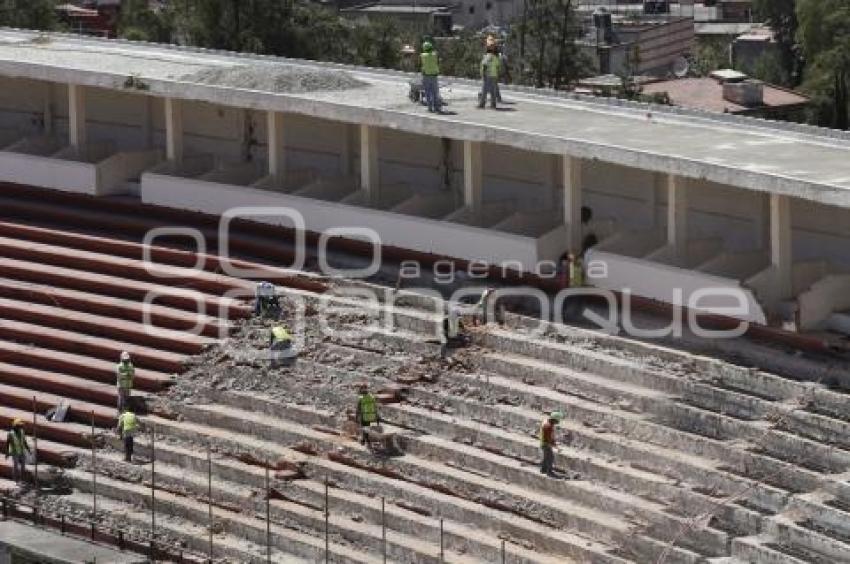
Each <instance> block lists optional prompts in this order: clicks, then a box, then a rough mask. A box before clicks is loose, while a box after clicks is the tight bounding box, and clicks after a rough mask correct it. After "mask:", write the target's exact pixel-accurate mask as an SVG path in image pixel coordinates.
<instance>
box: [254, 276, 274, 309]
mask: <svg viewBox="0 0 850 564" xmlns="http://www.w3.org/2000/svg"><path fill="white" fill-rule="evenodd" d="M255 294H256V302H255V304H254V315H261V316H269V317H274V318H277V316H278V315H280V298H278V296H277V288H275V285H274V284H272V283H271V282H260V283H259V284H257V288H256V290H255Z"/></svg>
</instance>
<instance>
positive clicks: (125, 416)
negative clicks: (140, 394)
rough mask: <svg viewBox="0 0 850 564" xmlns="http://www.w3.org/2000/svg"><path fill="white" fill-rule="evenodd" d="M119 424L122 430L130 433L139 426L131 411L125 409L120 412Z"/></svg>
mask: <svg viewBox="0 0 850 564" xmlns="http://www.w3.org/2000/svg"><path fill="white" fill-rule="evenodd" d="M120 424H121V425H120V428H121V431H122V432H124V433H131V432H133V431H135V430H136V428H137V427H138V426H139V420H138V419H137V418H136V414H135V413H133V412H132V411H125V412H124V413H122V414H121V419H120Z"/></svg>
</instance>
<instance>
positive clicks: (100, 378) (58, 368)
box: [0, 340, 174, 392]
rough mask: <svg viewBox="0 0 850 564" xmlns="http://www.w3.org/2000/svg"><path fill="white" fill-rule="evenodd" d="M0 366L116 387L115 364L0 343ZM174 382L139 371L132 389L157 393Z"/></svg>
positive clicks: (165, 375) (167, 378)
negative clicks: (73, 377) (13, 365)
mask: <svg viewBox="0 0 850 564" xmlns="http://www.w3.org/2000/svg"><path fill="white" fill-rule="evenodd" d="M0 362H5V363H9V364H17V365H22V366H28V367H31V368H34V369H38V370H47V371H53V372H60V373H64V374H68V375H71V376H76V377H79V378H84V379H90V380H94V381H96V382H101V383H103V384H115V365H116V362H115V361H113V362H110V361H107V360H101V359H97V358H91V357H88V356H82V355H77V354H71V353H66V352H61V351H57V350H53V349H47V348H43V347H35V346H30V345H24V344H20V343H14V342H10V341H5V340H0ZM173 378H174V376H173V375H171V374H165V373H162V372H158V371H154V370H148V369H138V370H136V376H135V378H134V381H133V385H134V387H135V388H137V389H140V390H143V391H148V392H156V391H159V390H162V389H164V388H166V387H167V386H168V385H170V384H171V383H172V381H173Z"/></svg>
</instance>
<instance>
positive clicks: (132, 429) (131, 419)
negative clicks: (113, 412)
mask: <svg viewBox="0 0 850 564" xmlns="http://www.w3.org/2000/svg"><path fill="white" fill-rule="evenodd" d="M138 428H139V418H138V417H136V414H135V413H133V410H132V409H131V408H130V407H129V406H128V407H127V408H126V409H125V410H124V411H123V412H122V413H121V415H119V416H118V424H117V425H116V426H115V431H116V432H117V433H118V436H119V437H121V440H122V441H124V462H132V461H133V443H134V441H135V437H136V432H137V430H138Z"/></svg>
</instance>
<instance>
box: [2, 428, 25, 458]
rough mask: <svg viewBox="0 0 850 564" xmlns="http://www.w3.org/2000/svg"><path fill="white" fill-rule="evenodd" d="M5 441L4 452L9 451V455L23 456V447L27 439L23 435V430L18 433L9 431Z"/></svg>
mask: <svg viewBox="0 0 850 564" xmlns="http://www.w3.org/2000/svg"><path fill="white" fill-rule="evenodd" d="M6 442H7V443H8V444H7V445H6V452H8V453H9V455H10V456H23V455H24V449H25V448H26V446H25V445H26V444H27V439H26V437H24V434H23V432H21V433H20V434H18V433H16V432H15V431H9V434H8V436H7V439H6Z"/></svg>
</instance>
